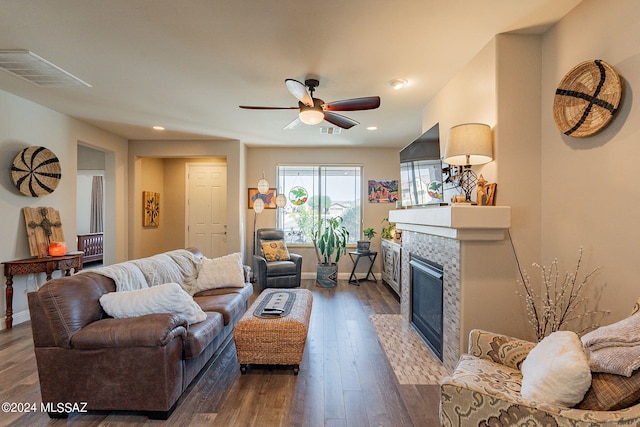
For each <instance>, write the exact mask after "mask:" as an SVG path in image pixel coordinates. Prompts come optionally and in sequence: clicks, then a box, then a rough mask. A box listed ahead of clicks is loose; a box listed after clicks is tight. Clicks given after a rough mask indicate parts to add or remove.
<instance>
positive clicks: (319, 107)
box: [240, 79, 380, 129]
mask: <svg viewBox="0 0 640 427" xmlns="http://www.w3.org/2000/svg"><path fill="white" fill-rule="evenodd" d="M284 84H285V85H286V86H287V89H289V92H291V94H292V95H293V96H295V97H296V99H298V106H297V107H257V106H252V105H240V108H245V109H248V110H296V109H297V110H300V113H299V114H298V117H297V118H296V119H295V120H294V121H292V122H291V123H289V124H288V125H287V126H285V129H293V128H296V127H298V126H300V124H301V123H304V124H307V125H317V124H318V123H320V122H321V121H322V120H326V121H328V122H329V123H331V124H334V125H336V126H338V127H341V128H343V129H350V128H352V127H353V126H355V125H357V124H358V122H357V121H355V120H353V119H350V118H349V117H345V116H343V115H340V114H337V113H335V112H334V111H359V110H373V109H375V108H378V107H379V106H380V97H379V96H368V97H365V98H353V99H344V100H342V101H334V102H327V103H325V102H324V101H323V100H322V99H320V98H314V97H313V92H314V91H315V90H316V88H317V87H318V86H319V85H320V82H319V81H318V80H316V79H307V80H305V81H304V84H302V83H301V82H299V81H297V80H294V79H286V80H285V81H284ZM307 88H308V89H307Z"/></svg>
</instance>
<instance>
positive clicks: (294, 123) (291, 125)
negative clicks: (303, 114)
mask: <svg viewBox="0 0 640 427" xmlns="http://www.w3.org/2000/svg"><path fill="white" fill-rule="evenodd" d="M301 124H302V121H301V120H300V119H299V118H298V117H296V118H295V120H294V121H292V122H291V123H289V124H288V125H286V126H285V127H283V128H282V130H291V129H295V128H297V127H299V126H300V125H301Z"/></svg>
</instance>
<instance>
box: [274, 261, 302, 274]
mask: <svg viewBox="0 0 640 427" xmlns="http://www.w3.org/2000/svg"><path fill="white" fill-rule="evenodd" d="M296 268H297V266H296V263H295V262H293V261H274V262H270V263H269V268H268V269H267V276H268V277H278V276H291V275H294V274H296Z"/></svg>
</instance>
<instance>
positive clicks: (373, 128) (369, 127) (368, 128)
mask: <svg viewBox="0 0 640 427" xmlns="http://www.w3.org/2000/svg"><path fill="white" fill-rule="evenodd" d="M367 130H378V126H368V127H367Z"/></svg>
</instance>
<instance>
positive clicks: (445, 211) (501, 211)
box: [389, 204, 511, 240]
mask: <svg viewBox="0 0 640 427" xmlns="http://www.w3.org/2000/svg"><path fill="white" fill-rule="evenodd" d="M389 221H390V222H395V223H396V228H398V229H400V230H403V231H404V230H407V231H415V232H417V233H424V234H431V235H434V236H440V237H446V238H450V239H456V240H504V232H505V230H507V229H508V228H509V227H510V226H511V207H509V206H472V205H466V204H456V205H451V206H434V207H423V208H413V209H396V210H392V211H389Z"/></svg>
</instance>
